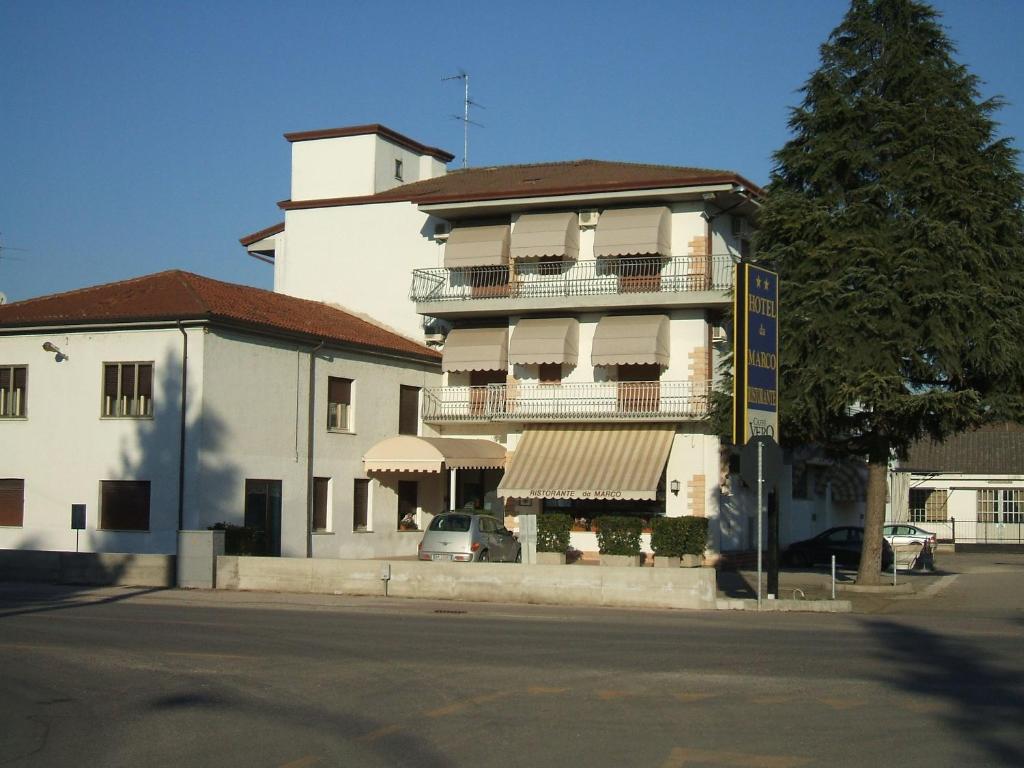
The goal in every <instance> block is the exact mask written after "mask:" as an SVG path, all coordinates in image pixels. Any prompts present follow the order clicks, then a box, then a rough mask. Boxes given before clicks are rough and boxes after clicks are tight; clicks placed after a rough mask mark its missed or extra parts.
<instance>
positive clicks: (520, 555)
mask: <svg viewBox="0 0 1024 768" xmlns="http://www.w3.org/2000/svg"><path fill="white" fill-rule="evenodd" d="M516 562H517V563H521V562H523V548H522V547H520V548H519V549H517V550H516Z"/></svg>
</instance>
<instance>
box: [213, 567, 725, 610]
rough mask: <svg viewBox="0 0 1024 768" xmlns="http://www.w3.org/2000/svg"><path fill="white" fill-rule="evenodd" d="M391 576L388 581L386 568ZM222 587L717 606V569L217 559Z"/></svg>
mask: <svg viewBox="0 0 1024 768" xmlns="http://www.w3.org/2000/svg"><path fill="white" fill-rule="evenodd" d="M385 572H386V573H388V574H389V575H390V577H389V579H388V580H387V581H386V582H385V580H384V579H383V578H382V575H383V574H384V573H385ZM217 588H218V589H241V590H256V591H259V590H269V591H280V592H315V593H326V594H340V595H376V596H381V597H383V596H390V597H414V598H428V599H440V600H473V601H482V602H498V603H504V602H507V603H538V604H547V605H592V606H598V605H600V606H615V607H621V608H714V607H715V571H714V569H713V568H608V567H597V566H583V565H575V566H573V565H523V564H512V563H421V562H419V561H415V560H400V561H381V560H320V559H304V558H303V559H298V558H259V557H227V556H222V557H218V558H217Z"/></svg>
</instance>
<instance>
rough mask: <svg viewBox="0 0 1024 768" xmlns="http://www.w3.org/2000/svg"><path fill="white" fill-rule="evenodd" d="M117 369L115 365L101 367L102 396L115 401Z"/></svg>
mask: <svg viewBox="0 0 1024 768" xmlns="http://www.w3.org/2000/svg"><path fill="white" fill-rule="evenodd" d="M117 368H118V366H116V365H104V366H103V395H104V397H109V398H111V399H117Z"/></svg>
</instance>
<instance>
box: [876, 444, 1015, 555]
mask: <svg viewBox="0 0 1024 768" xmlns="http://www.w3.org/2000/svg"><path fill="white" fill-rule="evenodd" d="M886 522H889V523H912V524H914V525H917V526H919V527H921V528H924V529H925V530H929V531H932V532H933V533H935V534H936V535H937V536H938V538H939V540H940V541H948V542H954V543H956V544H957V545H958V546H959V545H964V544H967V545H976V544H977V545H984V546H991V545H1007V544H1012V545H1015V546H1018V547H1019V546H1022V545H1024V427H1022V426H1021V425H1019V424H996V425H992V426H988V427H982V428H980V429H976V430H972V431H970V432H964V433H961V434H959V435H955V436H953V437H950V438H948V439H947V440H945V441H944V442H941V443H935V442H931V441H928V440H923V441H921V442H918V443H915V444H914V445H913V446H911V449H910V452H909V455H908V456H907V460H906V461H901V462H899V463H898V464H897V465H896V466H895V468H894V469H893V470H892V471H891V472H890V504H889V507H888V514H887V516H886Z"/></svg>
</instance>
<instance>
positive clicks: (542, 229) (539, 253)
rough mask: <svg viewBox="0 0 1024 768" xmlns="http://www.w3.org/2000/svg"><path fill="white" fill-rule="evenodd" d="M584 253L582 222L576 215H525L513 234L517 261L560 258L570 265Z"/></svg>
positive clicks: (513, 246) (513, 252) (564, 213)
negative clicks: (581, 247)
mask: <svg viewBox="0 0 1024 768" xmlns="http://www.w3.org/2000/svg"><path fill="white" fill-rule="evenodd" d="M579 253H580V219H579V214H577V213H576V212H575V211H563V212H560V213H524V214H523V215H522V216H520V217H519V219H518V220H517V221H516V226H515V229H513V230H512V247H511V251H510V255H511V257H512V258H513V259H531V258H538V259H539V258H543V257H545V256H556V257H558V258H560V259H564V260H566V261H568V260H573V261H575V259H576V258H577V257H578V256H579Z"/></svg>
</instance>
